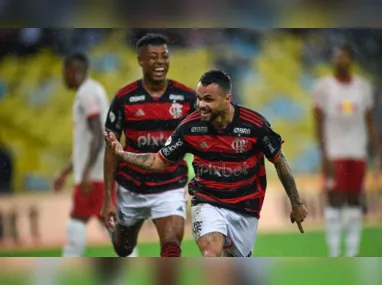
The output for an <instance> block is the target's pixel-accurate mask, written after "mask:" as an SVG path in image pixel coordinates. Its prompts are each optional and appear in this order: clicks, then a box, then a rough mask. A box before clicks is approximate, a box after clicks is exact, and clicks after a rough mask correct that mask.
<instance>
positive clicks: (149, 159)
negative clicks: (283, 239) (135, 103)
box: [104, 70, 307, 257]
mask: <svg viewBox="0 0 382 285" xmlns="http://www.w3.org/2000/svg"><path fill="white" fill-rule="evenodd" d="M197 96H198V108H199V110H198V111H195V112H193V113H192V114H191V115H189V116H187V118H185V119H184V120H183V121H182V122H181V123H180V125H179V126H178V127H177V128H176V130H175V132H174V133H173V134H172V135H171V137H170V138H169V139H168V141H167V142H166V144H165V146H164V147H163V148H162V149H160V150H159V151H158V152H157V153H142V154H136V153H132V152H125V151H124V150H123V148H122V146H121V145H120V144H119V142H118V140H117V139H116V138H115V136H114V135H113V134H112V133H107V132H105V133H104V135H105V140H106V142H107V145H108V147H110V148H111V150H112V151H113V152H114V153H115V154H116V155H117V156H119V157H121V158H122V159H123V160H125V161H127V162H128V163H130V164H132V165H135V166H136V167H139V168H141V169H147V170H150V171H164V170H165V169H166V167H168V166H169V165H173V164H174V163H177V161H179V160H180V159H182V157H183V156H184V155H185V153H187V152H188V153H192V154H194V161H193V166H194V170H195V175H196V176H195V178H194V179H193V181H192V182H190V184H189V185H188V188H189V191H190V192H191V193H190V194H192V195H193V196H194V197H193V199H192V206H191V215H192V223H193V234H194V239H195V241H196V242H197V244H198V246H199V249H200V251H201V253H202V255H203V256H205V257H220V256H223V254H224V255H225V256H234V257H250V256H251V255H252V251H253V247H254V243H255V239H256V233H257V226H258V220H259V218H260V211H261V207H262V204H263V201H264V197H265V191H266V170H265V161H264V156H265V157H266V158H267V159H268V160H269V161H271V162H272V163H273V164H274V166H275V168H276V170H277V173H278V175H279V178H280V181H281V182H282V184H283V186H284V188H285V191H286V193H287V194H288V196H289V199H290V201H291V207H292V212H291V214H290V219H291V221H292V222H297V224H298V226H299V229H300V231H301V232H303V228H302V224H301V223H302V222H303V221H304V219H305V217H306V216H307V211H306V209H305V207H304V205H303V203H302V201H301V199H300V197H299V193H298V190H297V187H296V184H295V181H294V178H293V176H292V173H291V169H290V167H289V165H288V162H287V160H286V158H285V156H284V154H283V152H282V150H281V144H282V142H283V140H282V139H281V137H280V135H278V134H277V133H276V132H274V131H273V130H272V128H271V126H270V124H269V122H268V121H267V120H266V119H265V118H264V117H263V116H261V115H260V114H258V113H257V112H255V111H252V110H249V109H246V108H243V107H241V106H238V105H234V104H232V103H231V98H232V94H231V79H230V77H229V76H228V75H227V74H226V73H224V72H222V71H219V70H212V71H209V72H207V73H205V74H204V75H203V76H202V77H201V79H200V81H199V84H198V87H197Z"/></svg>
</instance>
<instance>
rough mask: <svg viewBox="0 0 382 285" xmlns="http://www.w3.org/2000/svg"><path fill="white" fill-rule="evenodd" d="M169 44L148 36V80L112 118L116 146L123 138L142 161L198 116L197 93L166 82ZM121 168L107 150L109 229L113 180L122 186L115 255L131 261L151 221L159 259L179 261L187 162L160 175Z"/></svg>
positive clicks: (133, 86)
mask: <svg viewBox="0 0 382 285" xmlns="http://www.w3.org/2000/svg"><path fill="white" fill-rule="evenodd" d="M167 43H168V40H167V38H166V37H164V36H163V35H160V34H147V35H146V36H144V37H142V38H141V39H140V40H139V41H138V42H137V51H138V64H139V65H140V67H141V68H142V73H143V78H142V79H140V80H136V81H134V82H132V83H130V84H127V85H126V86H125V87H123V88H121V89H120V90H119V91H118V92H117V94H116V96H115V97H114V100H113V102H112V103H111V106H110V110H109V112H108V116H107V120H106V124H105V127H106V129H107V130H109V131H110V132H112V133H114V135H115V137H116V138H117V140H120V137H121V134H122V132H123V133H124V136H125V149H126V150H127V151H129V152H132V153H136V154H137V155H138V154H139V153H145V152H153V153H155V152H157V151H159V150H160V148H161V147H162V146H163V145H164V143H165V142H166V140H167V139H168V137H169V136H170V135H171V133H172V132H173V131H174V130H175V128H176V127H177V125H178V124H179V123H180V122H181V120H182V119H183V118H185V116H187V115H188V114H190V113H191V112H192V111H194V106H195V103H196V94H195V91H194V90H192V89H191V88H188V87H186V86H185V85H183V84H181V83H179V82H177V81H174V80H170V79H167V78H166V75H167V72H168V70H169V63H170V57H169V51H168V47H167ZM117 162H118V161H117V157H115V156H114V155H113V153H112V152H111V151H110V150H107V151H106V153H105V158H104V171H105V174H104V177H105V197H104V205H103V213H104V218H106V220H105V224H106V226H108V225H109V216H108V214H110V213H113V216H115V212H116V209H115V207H114V205H113V204H112V203H111V193H112V187H113V184H114V180H116V181H117V182H118V184H119V188H118V193H117V215H116V217H115V218H116V220H114V222H116V227H115V228H114V227H112V228H110V227H108V228H109V230H110V232H111V238H112V243H113V246H114V250H115V252H116V253H117V255H118V256H121V257H123V256H127V255H129V254H130V253H131V252H132V251H133V249H134V248H135V246H136V243H137V236H138V233H139V230H140V228H141V226H142V224H143V222H144V221H145V220H146V219H147V218H152V220H153V222H154V224H155V226H156V229H157V231H158V235H159V239H160V246H161V252H160V255H161V256H163V257H179V256H180V255H181V250H180V243H181V241H182V239H183V234H184V222H185V219H186V195H185V188H184V187H185V185H186V183H187V181H188V167H187V164H186V162H185V161H184V160H183V159H182V158H180V159H179V161H178V162H177V163H175V164H173V165H171V166H168V167H167V168H165V169H163V170H164V171H162V172H160V173H156V172H152V171H150V170H148V169H146V170H142V169H141V168H139V167H137V166H136V165H134V164H132V163H128V162H126V161H121V162H120V163H118V164H117ZM105 215H106V216H105Z"/></svg>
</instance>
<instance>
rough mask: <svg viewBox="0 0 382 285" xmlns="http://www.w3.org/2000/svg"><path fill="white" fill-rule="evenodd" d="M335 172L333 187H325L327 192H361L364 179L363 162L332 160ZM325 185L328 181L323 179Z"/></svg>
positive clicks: (364, 165)
mask: <svg viewBox="0 0 382 285" xmlns="http://www.w3.org/2000/svg"><path fill="white" fill-rule="evenodd" d="M332 163H333V167H334V171H335V179H334V185H333V186H330V185H328V184H326V185H327V189H328V190H329V191H335V192H344V191H354V192H361V191H362V190H363V188H364V179H365V174H366V161H364V160H348V159H339V160H333V161H332ZM325 182H326V183H327V182H328V180H326V179H325Z"/></svg>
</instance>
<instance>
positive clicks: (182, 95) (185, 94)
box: [170, 80, 196, 101]
mask: <svg viewBox="0 0 382 285" xmlns="http://www.w3.org/2000/svg"><path fill="white" fill-rule="evenodd" d="M171 86H172V91H173V92H174V93H172V94H170V100H172V99H174V100H179V99H180V101H183V100H184V101H195V100H196V92H195V90H194V89H193V88H191V87H188V86H186V85H184V84H183V83H180V82H179V81H176V80H171ZM171 97H174V98H171Z"/></svg>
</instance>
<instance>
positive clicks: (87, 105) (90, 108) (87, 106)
mask: <svg viewBox="0 0 382 285" xmlns="http://www.w3.org/2000/svg"><path fill="white" fill-rule="evenodd" d="M97 92H98V91H97V90H96V89H95V88H86V89H84V90H81V93H80V94H79V97H78V98H79V100H80V105H81V107H82V109H83V110H84V112H85V115H86V117H87V118H91V117H94V116H98V115H100V113H101V102H100V100H99V96H97Z"/></svg>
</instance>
